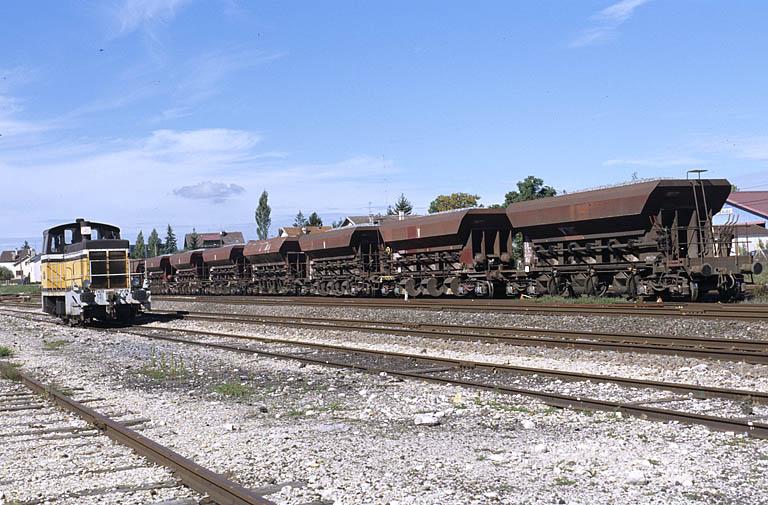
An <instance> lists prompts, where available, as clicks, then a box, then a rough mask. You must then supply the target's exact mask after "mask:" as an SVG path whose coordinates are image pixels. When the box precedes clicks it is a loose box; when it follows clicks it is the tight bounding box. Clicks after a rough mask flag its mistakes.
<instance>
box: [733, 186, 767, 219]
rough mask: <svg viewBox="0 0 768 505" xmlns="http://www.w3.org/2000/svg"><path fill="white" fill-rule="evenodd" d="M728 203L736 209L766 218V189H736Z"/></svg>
mask: <svg viewBox="0 0 768 505" xmlns="http://www.w3.org/2000/svg"><path fill="white" fill-rule="evenodd" d="M728 203H729V204H730V205H732V206H734V207H736V208H737V209H741V210H743V211H745V212H749V213H751V214H755V215H756V216H760V217H762V218H763V219H768V191H736V192H735V193H731V194H730V195H729V196H728Z"/></svg>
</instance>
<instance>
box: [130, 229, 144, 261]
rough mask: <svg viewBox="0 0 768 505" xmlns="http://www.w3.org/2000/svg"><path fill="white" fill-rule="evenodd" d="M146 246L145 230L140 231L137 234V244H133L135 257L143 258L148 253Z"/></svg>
mask: <svg viewBox="0 0 768 505" xmlns="http://www.w3.org/2000/svg"><path fill="white" fill-rule="evenodd" d="M146 249H147V248H146V246H145V245H144V232H142V231H139V234H138V235H136V244H135V245H134V246H133V257H134V258H143V257H144V256H145V253H146Z"/></svg>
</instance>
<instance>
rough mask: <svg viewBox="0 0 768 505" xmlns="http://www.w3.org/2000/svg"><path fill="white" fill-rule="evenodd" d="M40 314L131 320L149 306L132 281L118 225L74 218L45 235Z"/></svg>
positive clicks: (138, 281) (142, 290)
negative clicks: (71, 221) (41, 307)
mask: <svg viewBox="0 0 768 505" xmlns="http://www.w3.org/2000/svg"><path fill="white" fill-rule="evenodd" d="M43 250H44V254H43V255H42V256H41V259H40V264H41V274H42V304H43V310H44V311H45V312H48V313H49V314H55V315H57V316H59V317H62V318H64V319H67V320H71V321H90V320H93V319H100V320H109V319H118V320H129V319H132V318H133V317H135V316H136V314H137V313H138V312H139V311H141V310H142V309H143V308H144V309H149V307H150V304H151V297H150V293H149V291H148V290H147V286H145V285H144V283H143V282H142V278H141V277H140V276H131V272H130V265H129V259H128V241H127V240H122V239H121V238H120V229H119V228H118V227H116V226H112V225H108V224H104V223H95V222H88V221H85V220H83V219H78V220H76V221H75V222H74V223H68V224H63V225H59V226H55V227H53V228H51V229H49V230H46V231H45V232H43Z"/></svg>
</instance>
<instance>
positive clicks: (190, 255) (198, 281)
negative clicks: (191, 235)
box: [170, 249, 205, 294]
mask: <svg viewBox="0 0 768 505" xmlns="http://www.w3.org/2000/svg"><path fill="white" fill-rule="evenodd" d="M170 262H171V266H172V267H173V268H175V269H176V275H175V280H176V282H175V285H174V286H173V292H174V293H180V294H195V293H198V292H199V291H200V289H201V288H202V284H203V279H204V277H205V269H204V268H203V251H202V250H200V249H197V250H194V251H181V252H178V253H176V254H173V255H172V256H171V257H170Z"/></svg>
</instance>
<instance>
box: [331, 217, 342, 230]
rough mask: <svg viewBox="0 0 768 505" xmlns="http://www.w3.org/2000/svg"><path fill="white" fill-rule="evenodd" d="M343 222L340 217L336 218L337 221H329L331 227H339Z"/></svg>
mask: <svg viewBox="0 0 768 505" xmlns="http://www.w3.org/2000/svg"><path fill="white" fill-rule="evenodd" d="M343 223H344V219H342V218H339V220H338V221H333V222H332V223H331V228H339V227H341V225H342V224H343Z"/></svg>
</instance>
